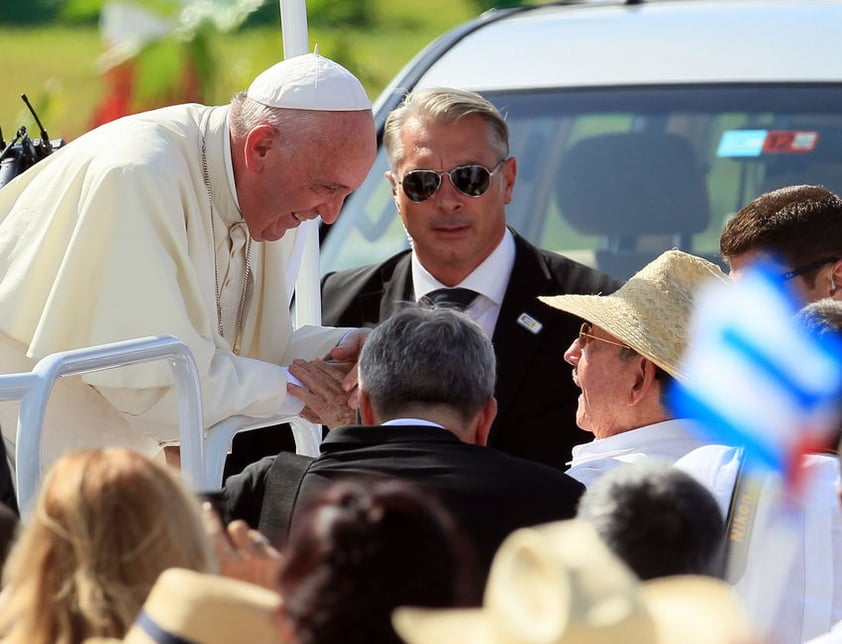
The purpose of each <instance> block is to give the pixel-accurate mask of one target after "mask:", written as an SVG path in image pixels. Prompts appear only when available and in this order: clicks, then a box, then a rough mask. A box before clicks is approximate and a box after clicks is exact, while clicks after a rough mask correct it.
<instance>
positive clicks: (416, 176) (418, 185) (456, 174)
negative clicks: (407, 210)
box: [400, 159, 506, 203]
mask: <svg viewBox="0 0 842 644" xmlns="http://www.w3.org/2000/svg"><path fill="white" fill-rule="evenodd" d="M505 161H506V159H501V160H500V162H499V163H498V164H497V165H496V166H494V169H493V170H489V169H488V168H486V167H485V166H484V165H480V164H479V163H471V164H468V165H459V166H456V167H455V168H453V169H452V170H448V171H445V170H412V171H410V172H407V173H406V174H405V175H403V179H401V180H400V184H401V188H402V189H403V193H404V194H405V195H406V196H407V198H409V200H410V201H414V202H415V203H420V202H422V201H426V200H427V199H429V198H430V197H432V196H433V195H434V194H436V193H437V192H438V191H439V188H441V182H442V175H445V174H446V175H447V176H448V177H449V178H450V183H452V184H453V187H454V188H456V189H457V190H458V191H459V192H461V193H462V194H463V195H467V196H468V197H481V196H482V195H484V194H485V193H486V192H487V191H488V186H490V185H491V177H493V176H494V174H495V173H496V172H497V171H498V170H499V169H500V166H502V165H503V163H505Z"/></svg>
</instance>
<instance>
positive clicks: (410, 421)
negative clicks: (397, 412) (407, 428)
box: [381, 418, 447, 429]
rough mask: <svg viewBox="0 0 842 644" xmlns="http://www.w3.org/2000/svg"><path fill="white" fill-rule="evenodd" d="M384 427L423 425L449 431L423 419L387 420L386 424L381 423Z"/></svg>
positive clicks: (442, 426)
mask: <svg viewBox="0 0 842 644" xmlns="http://www.w3.org/2000/svg"><path fill="white" fill-rule="evenodd" d="M383 425H397V426H403V425H423V426H425V427H438V428H440V429H447V428H446V427H445V426H444V425H439V424H438V423H434V422H433V421H431V420H424V419H423V418H393V419H392V420H387V421H386V422H385V423H381V426H383Z"/></svg>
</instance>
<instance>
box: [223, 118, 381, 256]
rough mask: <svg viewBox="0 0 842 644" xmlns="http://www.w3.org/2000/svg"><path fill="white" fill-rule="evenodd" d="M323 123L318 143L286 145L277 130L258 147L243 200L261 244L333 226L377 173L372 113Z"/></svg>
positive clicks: (302, 140)
mask: <svg viewBox="0 0 842 644" xmlns="http://www.w3.org/2000/svg"><path fill="white" fill-rule="evenodd" d="M319 120H320V121H321V124H322V126H321V127H320V128H319V129H320V131H319V135H318V136H317V137H313V138H311V139H310V138H307V137H306V136H305V135H300V134H299V135H297V136H295V135H294V136H293V137H291V138H289V139H286V140H285V139H284V137H283V136H282V134H280V133H278V132H277V131H275V130H274V129H272V133H274V134H270V135H269V136H268V137H267V139H266V141H265V142H264V143H263V144H262V147H261V144H259V143H258V144H255V147H256V154H255V155H254V156H257V157H258V161H256V162H254V163H253V164H252V166H253V168H254V169H255V170H257V171H256V172H253V173H249V175H248V176H249V178H250V180H249V181H247V182H243V184H244V185H243V188H242V189H240V182H238V192H237V194H238V198H239V200H240V207H241V209H242V213H243V218H244V219H245V220H246V223H247V224H248V227H249V232H250V233H251V236H252V238H253V239H255V240H256V241H275V240H277V239H280V238H281V237H283V235H284V233H285V232H286V231H287V230H289V229H291V228H296V227H297V226H298V225H299V224H300V223H301V222H302V221H305V220H308V219H315V218H316V217H319V216H321V218H322V221H324V222H325V223H328V224H332V223H333V222H334V221H336V219H337V217H338V216H339V211H340V209H341V208H342V204H343V203H344V201H345V199H346V197H347V196H348V195H349V194H351V192H353V191H354V190H356V189H357V188H358V187H359V186H360V184H361V183H362V182H363V180H364V179H365V177H366V175H367V174H368V171H369V170H370V169H371V166H372V164H373V163H374V156H375V134H374V122H373V120H372V117H371V113H370V112H362V111H361V112H324V113H323V114H320V115H319ZM246 145H247V147H248V145H249V144H248V143H247V144H246ZM247 154H248V150H247Z"/></svg>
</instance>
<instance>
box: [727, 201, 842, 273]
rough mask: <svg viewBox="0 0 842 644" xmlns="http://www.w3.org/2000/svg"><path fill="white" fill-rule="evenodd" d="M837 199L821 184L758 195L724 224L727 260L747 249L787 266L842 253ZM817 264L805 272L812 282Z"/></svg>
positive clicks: (840, 206)
mask: <svg viewBox="0 0 842 644" xmlns="http://www.w3.org/2000/svg"><path fill="white" fill-rule="evenodd" d="M840 221H842V199H840V198H839V197H838V196H836V195H835V194H833V193H832V192H830V191H829V190H827V189H826V188H824V187H822V186H806V185H802V186H788V187H786V188H779V189H778V190H773V191H771V192H767V193H765V194H762V195H760V196H759V197H757V198H756V199H754V200H753V201H751V202H749V203H748V204H746V205H745V206H744V207H743V208H742V209H740V211H739V212H737V214H736V215H734V216H733V217H732V218H731V220H730V221H728V223H727V224H726V225H725V228H724V230H723V231H722V235H721V236H720V239H719V250H720V252H721V254H722V257H723V258H724V259H725V260H726V261H729V260H730V258H732V257H739V256H741V255H745V254H748V253H755V252H764V253H769V254H771V255H774V256H778V257H780V258H781V259H782V260H783V261H785V262H787V264H788V265H789V267H790V268H793V269H794V268H798V267H799V266H805V265H807V264H809V263H810V262H814V261H816V260H819V259H822V258H825V257H842V226H840V225H839V222H840ZM820 268H821V267H817V268H816V269H815V270H813V271H810V272H808V273H805V274H804V281H805V283H806V284H807V286H808V287H809V288H813V286H815V280H816V275H817V274H818V270H819V269H820Z"/></svg>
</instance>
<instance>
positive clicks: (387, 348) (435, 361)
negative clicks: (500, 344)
mask: <svg viewBox="0 0 842 644" xmlns="http://www.w3.org/2000/svg"><path fill="white" fill-rule="evenodd" d="M495 369H496V359H495V356H494V348H493V347H492V345H491V341H490V340H489V339H488V336H486V335H485V333H484V332H483V330H482V328H481V327H480V326H479V325H478V324H477V323H476V322H474V321H473V320H471V319H470V318H469V317H467V316H466V315H464V314H463V313H459V312H457V311H454V310H452V309H449V308H446V307H442V308H425V307H421V306H416V305H411V304H409V305H406V306H405V307H403V308H401V309H400V310H398V311H397V312H396V313H395V314H394V315H392V317H390V318H389V319H387V320H385V321H384V322H381V323H380V324H379V325H378V326H377V327H376V328H375V329H374V330H373V331H372V332H371V334H370V335H369V336H368V339H367V340H366V343H365V344H364V345H363V349H362V351H361V352H360V360H359V382H360V389H361V390H362V391H365V392H366V393H367V394H368V395H369V396H370V398H371V402H372V405H373V407H374V409H375V410H376V412H377V413H378V414H379V415H380V417H381V418H385V419H390V418H396V417H398V416H400V415H401V414H402V412H404V411H406V410H407V409H409V408H412V407H414V406H416V405H419V404H421V405H433V404H442V405H448V406H450V407H452V408H453V409H456V410H458V411H459V412H460V413H461V414H462V418H464V419H465V420H470V419H471V418H472V417H473V416H474V415H475V414H476V413H477V412H478V411H479V410H480V409H481V408H482V406H483V405H484V404H485V403H486V402H487V401H488V400H489V399H490V398H491V397H492V396H493V395H494V383H495V378H496V373H495Z"/></svg>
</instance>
